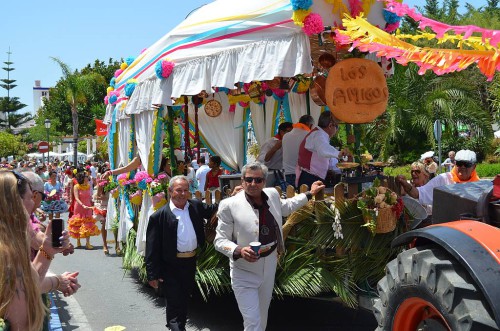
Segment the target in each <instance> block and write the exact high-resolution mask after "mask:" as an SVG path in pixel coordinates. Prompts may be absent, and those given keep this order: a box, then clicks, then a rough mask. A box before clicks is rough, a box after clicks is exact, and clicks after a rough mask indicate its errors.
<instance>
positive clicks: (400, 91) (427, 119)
mask: <svg viewBox="0 0 500 331" xmlns="http://www.w3.org/2000/svg"><path fill="white" fill-rule="evenodd" d="M418 69H419V68H418V67H417V66H416V65H415V64H410V65H408V66H407V67H403V66H400V65H397V66H396V67H395V73H394V76H393V77H391V78H389V79H388V80H387V84H388V87H389V103H388V107H387V111H386V113H385V114H384V115H383V116H381V117H379V118H378V119H377V120H375V121H374V122H373V123H372V124H369V125H368V127H367V134H366V138H367V139H366V144H365V145H366V146H367V147H368V149H369V150H370V151H380V155H381V156H382V157H383V158H384V159H386V158H387V157H388V156H390V155H397V156H399V159H400V161H403V162H410V161H415V160H416V159H418V156H419V155H420V154H421V153H422V152H423V151H425V150H428V149H435V148H436V145H435V144H436V142H435V139H434V133H433V132H434V131H433V129H434V122H435V121H436V120H438V119H439V120H440V121H441V122H442V123H443V124H444V125H445V130H444V132H443V140H444V141H447V144H448V147H449V148H450V149H452V148H453V149H462V148H471V149H474V150H475V151H476V152H478V153H479V154H480V156H484V154H485V153H486V152H487V151H488V145H489V144H488V143H486V144H484V145H481V143H485V142H487V141H488V140H489V139H491V138H492V135H493V132H492V128H491V116H490V113H489V111H488V110H487V109H484V108H483V107H482V106H481V101H480V99H479V96H478V94H477V90H476V89H475V86H474V85H471V84H470V83H469V81H467V80H465V79H463V78H462V76H461V75H462V74H448V75H446V76H436V75H435V74H434V73H432V72H427V73H426V74H424V75H419V73H418ZM459 126H465V127H467V129H468V131H469V133H470V134H469V136H468V137H467V138H465V137H464V138H460V132H459Z"/></svg>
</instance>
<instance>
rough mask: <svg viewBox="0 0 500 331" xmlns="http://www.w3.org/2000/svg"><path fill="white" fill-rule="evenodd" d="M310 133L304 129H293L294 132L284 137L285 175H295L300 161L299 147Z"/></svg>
mask: <svg viewBox="0 0 500 331" xmlns="http://www.w3.org/2000/svg"><path fill="white" fill-rule="evenodd" d="M308 133H309V131H306V130H304V129H301V128H293V129H292V131H290V132H288V133H287V134H285V135H284V136H283V145H282V147H281V149H282V151H283V169H284V170H285V175H293V174H295V167H296V166H297V160H298V159H299V147H300V144H301V143H302V140H304V138H305V137H306V136H307V134H308Z"/></svg>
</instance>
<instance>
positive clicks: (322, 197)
mask: <svg viewBox="0 0 500 331" xmlns="http://www.w3.org/2000/svg"><path fill="white" fill-rule="evenodd" d="M314 200H316V201H322V200H325V189H321V190H320V191H319V192H318V193H316V196H315V197H314Z"/></svg>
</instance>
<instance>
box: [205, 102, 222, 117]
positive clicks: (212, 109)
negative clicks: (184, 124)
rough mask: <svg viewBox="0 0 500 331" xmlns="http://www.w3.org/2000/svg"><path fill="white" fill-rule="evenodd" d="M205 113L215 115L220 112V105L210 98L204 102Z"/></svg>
mask: <svg viewBox="0 0 500 331" xmlns="http://www.w3.org/2000/svg"><path fill="white" fill-rule="evenodd" d="M205 113H207V115H208V116H210V117H217V116H219V115H220V114H221V113H222V105H221V103H220V102H219V101H217V100H215V99H212V100H208V101H207V103H206V104H205Z"/></svg>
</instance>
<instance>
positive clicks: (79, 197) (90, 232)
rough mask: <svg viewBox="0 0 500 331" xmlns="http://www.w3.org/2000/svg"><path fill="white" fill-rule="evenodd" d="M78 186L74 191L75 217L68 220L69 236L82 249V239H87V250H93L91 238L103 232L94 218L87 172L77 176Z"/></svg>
mask: <svg viewBox="0 0 500 331" xmlns="http://www.w3.org/2000/svg"><path fill="white" fill-rule="evenodd" d="M76 180H77V182H78V184H77V185H75V187H74V188H73V190H74V201H75V204H74V210H73V216H72V217H71V218H70V219H69V220H68V228H69V234H70V236H71V237H73V238H75V239H76V240H77V241H76V246H77V247H80V246H81V242H80V239H81V238H85V241H86V243H85V247H86V249H89V250H90V249H93V248H94V247H93V246H92V245H91V244H90V237H91V236H98V235H99V234H101V231H100V230H99V228H98V227H97V225H96V224H95V223H96V220H95V219H94V218H93V209H94V207H93V206H92V191H91V188H90V184H89V175H88V174H86V173H85V172H79V173H77V174H76Z"/></svg>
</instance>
